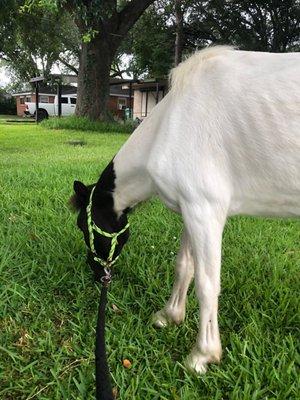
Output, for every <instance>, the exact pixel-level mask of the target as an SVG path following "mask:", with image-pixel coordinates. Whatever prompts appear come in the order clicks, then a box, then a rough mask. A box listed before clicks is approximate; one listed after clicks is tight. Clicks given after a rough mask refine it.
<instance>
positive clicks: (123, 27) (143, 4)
mask: <svg viewBox="0 0 300 400" xmlns="http://www.w3.org/2000/svg"><path fill="white" fill-rule="evenodd" d="M152 3H154V0H132V1H131V2H130V3H128V4H127V5H126V6H125V7H124V8H123V9H122V10H121V11H120V12H118V13H117V21H116V22H117V26H115V29H114V30H113V33H115V34H118V35H120V36H122V37H124V36H125V35H126V34H127V32H128V31H129V29H130V28H131V27H132V26H133V25H134V24H135V23H136V21H137V20H138V19H139V17H140V16H141V15H142V13H143V12H144V11H145V10H146V8H148V7H149V6H150V4H152ZM113 18H114V17H113Z"/></svg>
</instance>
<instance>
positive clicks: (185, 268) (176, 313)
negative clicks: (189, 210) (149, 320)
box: [153, 231, 194, 328]
mask: <svg viewBox="0 0 300 400" xmlns="http://www.w3.org/2000/svg"><path fill="white" fill-rule="evenodd" d="M193 276H194V260H193V256H192V253H191V247H190V243H189V239H188V234H187V232H186V231H184V232H183V234H182V237H181V245H180V250H179V253H178V255H177V260H176V269H175V282H174V285H173V289H172V294H171V297H170V299H169V300H168V302H167V304H166V305H165V307H164V308H163V309H162V310H160V311H158V312H157V313H156V314H155V315H154V317H153V322H154V324H155V325H156V326H157V327H160V328H161V327H165V326H167V324H168V323H175V324H177V325H178V324H180V322H182V321H183V320H184V317H185V303H186V297H187V291H188V288H189V285H190V282H191V280H192V278H193Z"/></svg>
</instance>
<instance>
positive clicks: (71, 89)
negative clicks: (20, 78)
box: [12, 85, 77, 96]
mask: <svg viewBox="0 0 300 400" xmlns="http://www.w3.org/2000/svg"><path fill="white" fill-rule="evenodd" d="M34 93H35V89H34V88H32V87H29V88H26V89H25V90H23V91H22V92H18V93H13V94H12V95H13V96H23V95H25V94H34ZM39 93H40V94H53V95H55V94H57V88H56V87H51V86H46V85H39ZM61 93H62V94H63V95H64V94H76V93H77V87H76V86H71V85H62V90H61Z"/></svg>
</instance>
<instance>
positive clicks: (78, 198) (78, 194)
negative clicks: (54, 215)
mask: <svg viewBox="0 0 300 400" xmlns="http://www.w3.org/2000/svg"><path fill="white" fill-rule="evenodd" d="M73 187H74V192H75V194H74V195H73V196H72V197H71V198H70V200H69V203H70V205H71V207H72V208H74V209H75V210H80V209H81V208H84V207H86V206H87V204H88V201H89V190H88V188H87V187H86V186H85V184H83V183H82V182H79V181H74V184H73Z"/></svg>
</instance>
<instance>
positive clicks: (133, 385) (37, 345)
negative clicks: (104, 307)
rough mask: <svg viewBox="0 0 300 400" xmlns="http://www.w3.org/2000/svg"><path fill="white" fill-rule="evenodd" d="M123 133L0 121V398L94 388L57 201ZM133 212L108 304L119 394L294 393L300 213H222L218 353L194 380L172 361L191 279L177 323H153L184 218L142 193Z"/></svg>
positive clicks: (80, 395) (96, 169)
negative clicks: (126, 363) (285, 216)
mask: <svg viewBox="0 0 300 400" xmlns="http://www.w3.org/2000/svg"><path fill="white" fill-rule="evenodd" d="M126 138H127V136H126V135H114V134H102V135H97V134H95V133H92V132H82V131H72V130H70V131H60V130H57V131H53V130H51V131H50V130H46V129H45V128H43V127H41V126H38V127H37V126H25V125H24V126H22V125H18V126H14V125H6V124H5V123H4V122H2V123H0V188H1V191H0V223H1V230H0V399H5V400H10V399H13V400H16V399H27V400H29V399H39V400H45V399H51V400H55V399H57V400H61V399H68V400H70V399H93V398H94V354H93V349H94V333H95V332H94V326H95V319H96V310H97V302H98V294H99V293H98V290H97V289H96V286H95V285H94V283H93V281H92V274H91V273H90V271H89V269H88V267H87V266H86V265H85V246H84V243H83V241H82V238H81V234H80V232H79V231H77V230H76V228H75V220H76V216H75V215H74V214H71V213H70V211H69V209H68V207H67V205H66V204H67V200H68V197H69V196H70V194H71V191H72V183H73V180H74V179H81V180H83V181H84V182H85V183H91V182H95V181H96V179H97V178H98V176H99V173H100V171H101V170H102V169H103V168H104V166H105V165H106V164H107V163H108V162H109V160H110V159H111V158H112V156H113V155H114V154H115V152H116V151H117V150H118V149H119V148H120V146H121V145H122V143H123V142H124V141H125V140H126ZM70 140H80V141H81V140H83V141H84V142H86V144H85V145H84V146H71V145H70V144H68V141H70ZM130 220H131V238H130V240H129V242H128V244H127V245H126V247H125V249H124V252H123V253H122V255H121V257H120V260H119V262H118V263H117V265H116V267H115V277H114V281H113V284H112V286H111V289H110V293H109V309H108V313H107V321H108V324H107V350H108V354H109V363H110V367H111V371H112V374H113V385H114V386H115V387H117V389H118V392H119V396H118V398H119V399H122V400H123V399H137V400H138V399H141V400H144V399H146V400H148V399H149V400H155V399H157V400H158V399H163V400H170V399H174V400H178V399H187V400H199V399H217V400H221V399H234V400H241V399H243V400H247V399H249V400H250V399H251V400H256V399H280V400H283V399H297V398H300V392H299V375H297V371H296V361H297V357H298V361H299V353H298V352H297V349H296V345H297V343H298V340H299V331H298V328H299V312H298V310H299V302H298V294H297V290H298V283H299V272H298V271H299V264H300V261H299V260H300V253H299V222H297V221H295V220H294V221H291V220H280V219H278V220H271V219H254V218H242V217H238V218H233V219H231V220H230V221H229V222H228V223H227V226H226V229H225V233H224V240H223V244H224V245H223V265H222V294H221V297H220V318H219V319H220V330H221V340H222V344H223V349H224V355H223V360H222V363H221V365H220V366H219V367H217V366H212V367H211V368H210V369H209V371H208V373H207V374H206V375H205V376H201V377H195V376H192V375H190V374H189V373H187V372H186V371H185V369H184V368H183V367H182V363H183V360H184V357H185V356H186V355H187V353H188V351H189V350H190V348H191V346H192V344H193V342H194V340H195V337H196V333H197V320H198V316H197V310H198V306H197V301H196V298H195V295H194V290H193V289H191V290H190V294H189V301H188V312H187V319H186V322H185V323H184V324H183V325H182V326H180V327H170V328H166V329H164V330H156V329H154V328H153V327H152V326H151V323H150V319H151V314H152V313H153V312H154V311H157V310H158V309H159V308H161V307H162V306H163V305H164V302H165V301H166V300H167V298H168V296H169V294H170V290H171V285H172V280H173V265H174V261H175V255H176V252H177V250H178V246H179V237H180V233H181V230H182V223H181V219H180V217H179V216H177V215H175V214H173V213H171V212H170V211H168V210H167V209H165V208H164V206H163V205H162V204H161V203H160V202H159V201H157V200H152V201H151V202H148V203H146V204H143V205H141V206H139V207H138V208H137V210H136V211H135V212H134V213H133V214H132V215H131V217H130ZM112 305H114V306H112ZM123 359H129V360H130V361H131V362H132V368H131V369H125V368H124V367H123V366H122V360H123Z"/></svg>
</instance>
